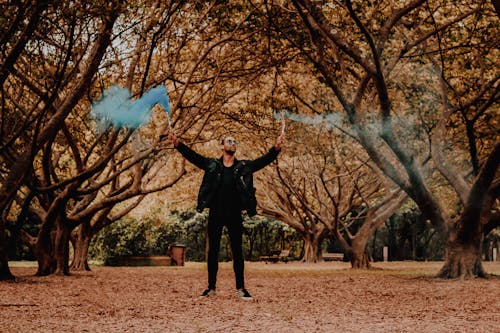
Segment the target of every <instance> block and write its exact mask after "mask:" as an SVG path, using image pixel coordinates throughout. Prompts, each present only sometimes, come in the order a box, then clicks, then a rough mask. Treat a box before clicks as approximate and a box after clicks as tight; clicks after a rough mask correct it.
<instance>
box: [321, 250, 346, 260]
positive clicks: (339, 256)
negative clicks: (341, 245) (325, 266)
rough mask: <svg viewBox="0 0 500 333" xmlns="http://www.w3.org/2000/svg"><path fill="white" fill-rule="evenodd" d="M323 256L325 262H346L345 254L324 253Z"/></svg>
mask: <svg viewBox="0 0 500 333" xmlns="http://www.w3.org/2000/svg"><path fill="white" fill-rule="evenodd" d="M321 256H322V257H323V260H324V261H343V260H344V254H343V253H329V252H328V253H326V252H325V253H322V254H321Z"/></svg>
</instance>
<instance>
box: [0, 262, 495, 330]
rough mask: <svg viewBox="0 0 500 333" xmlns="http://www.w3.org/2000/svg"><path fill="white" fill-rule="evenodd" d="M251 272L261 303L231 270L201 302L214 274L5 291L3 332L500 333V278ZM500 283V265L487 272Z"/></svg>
mask: <svg viewBox="0 0 500 333" xmlns="http://www.w3.org/2000/svg"><path fill="white" fill-rule="evenodd" d="M375 266H376V267H378V268H383V269H377V270H373V271H370V272H363V271H352V270H349V269H347V268H348V265H347V264H344V263H331V262H330V263H321V264H314V265H309V264H301V263H288V264H282V263H280V264H268V265H266V264H263V263H247V264H246V282H247V287H248V289H249V291H250V292H251V293H252V294H253V296H254V297H255V299H254V300H252V301H243V300H240V299H236V298H235V297H234V296H233V294H234V290H233V286H234V275H233V272H232V268H231V264H230V263H222V264H221V267H220V270H219V283H218V290H217V295H216V296H214V297H212V298H209V299H200V298H199V297H198V295H199V293H200V292H201V291H202V290H203V289H204V287H205V279H206V273H205V266H204V264H200V263H188V264H187V265H186V266H185V267H118V268H110V267H93V270H92V272H85V273H76V274H74V275H73V276H71V277H54V276H51V277H42V278H38V277H33V276H32V274H34V272H35V271H36V270H35V268H33V267H14V268H12V271H13V273H14V274H15V275H16V276H18V279H17V282H7V283H6V282H3V283H0V332H267V333H274V332H500V279H498V278H493V279H488V280H484V279H474V280H469V281H445V280H437V279H434V278H432V274H435V273H436V272H437V271H438V269H439V267H441V263H384V264H382V263H381V264H375ZM485 267H486V269H487V270H488V272H490V273H495V274H498V275H500V263H498V262H497V263H485Z"/></svg>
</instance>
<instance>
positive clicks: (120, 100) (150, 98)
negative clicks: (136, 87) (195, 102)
mask: <svg viewBox="0 0 500 333" xmlns="http://www.w3.org/2000/svg"><path fill="white" fill-rule="evenodd" d="M156 104H160V105H161V106H162V107H163V108H164V109H165V112H166V113H167V117H168V122H169V124H170V99H169V97H168V93H167V89H166V88H165V86H157V87H155V88H152V89H150V90H149V91H147V92H146V93H145V94H144V95H142V97H141V98H139V99H137V100H135V101H134V100H131V98H130V92H129V91H128V89H126V88H122V87H120V86H117V85H114V86H111V87H109V88H108V89H106V90H105V91H104V93H103V98H102V99H101V100H100V101H98V102H96V103H94V104H93V105H92V115H93V116H94V117H95V118H96V119H97V121H98V122H99V123H100V124H101V125H103V126H105V127H106V126H109V125H110V124H113V125H114V126H115V127H117V128H119V127H128V128H137V127H140V126H142V125H144V124H146V123H147V122H148V121H149V119H150V118H151V110H152V108H153V106H155V105H156Z"/></svg>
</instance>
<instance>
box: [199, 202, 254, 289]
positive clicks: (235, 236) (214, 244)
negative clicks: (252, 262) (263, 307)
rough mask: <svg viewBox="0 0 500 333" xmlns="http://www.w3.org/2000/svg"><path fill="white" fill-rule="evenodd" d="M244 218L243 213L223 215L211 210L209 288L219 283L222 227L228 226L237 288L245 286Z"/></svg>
mask: <svg viewBox="0 0 500 333" xmlns="http://www.w3.org/2000/svg"><path fill="white" fill-rule="evenodd" d="M242 223H243V220H242V218H241V215H239V214H236V215H234V214H233V215H232V216H223V215H222V216H221V215H218V214H217V213H215V212H210V214H209V217H208V260H207V266H208V288H210V289H214V290H215V286H216V283H217V271H218V270H219V248H220V239H221V236H222V228H223V227H224V226H226V227H227V230H228V233H229V240H230V242H231V252H232V254H233V270H234V275H235V278H236V289H241V288H245V278H244V270H245V265H244V260H243V250H242V248H241V245H242V237H243V224H242Z"/></svg>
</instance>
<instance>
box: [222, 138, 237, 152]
mask: <svg viewBox="0 0 500 333" xmlns="http://www.w3.org/2000/svg"><path fill="white" fill-rule="evenodd" d="M237 145H238V141H236V139H235V138H233V137H232V136H228V137H226V138H225V139H224V145H223V146H222V150H223V151H224V152H225V153H227V154H229V155H234V153H235V152H236V146H237Z"/></svg>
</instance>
